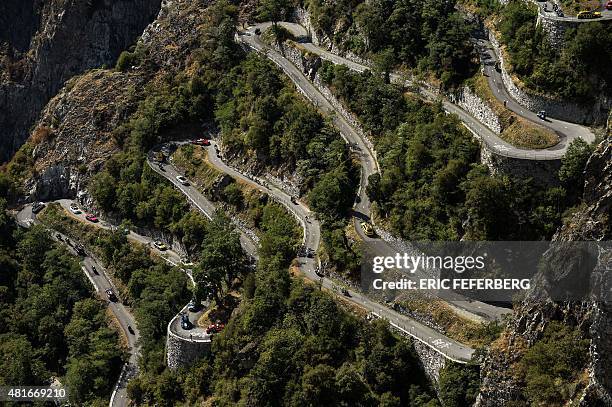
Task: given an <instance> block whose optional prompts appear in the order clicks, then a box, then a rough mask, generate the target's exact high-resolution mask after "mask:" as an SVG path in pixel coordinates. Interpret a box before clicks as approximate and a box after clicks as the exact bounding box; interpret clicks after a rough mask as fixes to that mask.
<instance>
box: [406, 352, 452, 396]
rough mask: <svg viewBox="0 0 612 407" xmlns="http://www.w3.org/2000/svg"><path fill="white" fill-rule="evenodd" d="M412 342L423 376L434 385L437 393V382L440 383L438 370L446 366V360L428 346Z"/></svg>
mask: <svg viewBox="0 0 612 407" xmlns="http://www.w3.org/2000/svg"><path fill="white" fill-rule="evenodd" d="M413 342H414V350H415V351H416V354H417V355H418V357H419V360H420V361H421V365H422V366H423V370H424V371H425V375H426V376H427V378H428V379H429V380H430V381H431V382H432V383H433V384H434V388H435V389H436V392H437V391H438V389H439V386H438V382H439V381H440V370H441V369H442V368H443V367H444V366H445V365H446V359H445V358H444V356H442V355H441V354H439V353H438V352H436V351H435V350H433V349H431V348H430V347H429V346H427V345H425V344H423V343H421V342H419V341H417V340H413Z"/></svg>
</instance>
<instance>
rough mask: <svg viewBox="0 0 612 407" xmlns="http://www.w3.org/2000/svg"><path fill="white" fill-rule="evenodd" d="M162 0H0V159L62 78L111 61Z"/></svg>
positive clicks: (16, 143) (20, 137) (23, 134)
mask: <svg viewBox="0 0 612 407" xmlns="http://www.w3.org/2000/svg"><path fill="white" fill-rule="evenodd" d="M160 4H161V0H119V1H112V0H93V1H70V0H53V1H46V2H43V1H38V0H26V1H24V0H5V1H3V2H2V4H1V5H0V16H1V17H0V19H1V20H0V161H5V160H7V159H8V158H9V157H10V155H11V154H12V153H13V152H15V150H16V149H17V148H19V146H20V145H21V144H23V142H24V141H25V140H26V138H27V137H28V132H29V129H30V127H31V126H32V124H34V122H35V121H36V119H37V117H38V116H39V114H40V112H41V110H42V109H43V107H44V106H45V104H46V103H47V102H48V101H49V99H51V97H53V96H54V95H55V94H56V93H57V92H58V90H59V89H60V88H61V87H62V86H63V85H64V82H65V81H67V80H68V79H70V78H72V77H73V76H75V75H79V74H81V73H83V72H85V71H87V70H89V69H92V68H97V67H101V66H103V65H105V64H106V65H108V64H113V63H114V61H115V60H116V59H117V57H118V55H119V54H120V53H121V51H122V50H124V49H126V48H128V47H129V46H130V45H132V44H133V43H134V42H135V41H136V39H137V38H138V37H139V36H140V34H141V33H142V31H143V29H144V28H145V27H146V26H147V24H149V23H150V22H151V21H152V20H153V18H154V17H155V15H156V14H157V12H158V11H159V8H160Z"/></svg>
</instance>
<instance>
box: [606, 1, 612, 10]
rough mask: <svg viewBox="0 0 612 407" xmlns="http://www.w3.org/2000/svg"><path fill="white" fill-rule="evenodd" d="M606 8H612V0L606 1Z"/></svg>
mask: <svg viewBox="0 0 612 407" xmlns="http://www.w3.org/2000/svg"><path fill="white" fill-rule="evenodd" d="M606 10H612V0H609V1H608V2H607V3H606Z"/></svg>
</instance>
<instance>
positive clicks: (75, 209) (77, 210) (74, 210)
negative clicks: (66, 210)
mask: <svg viewBox="0 0 612 407" xmlns="http://www.w3.org/2000/svg"><path fill="white" fill-rule="evenodd" d="M70 212H72V213H74V214H75V215H79V214H80V213H81V209H80V208H79V205H77V204H75V203H74V202H73V203H71V204H70Z"/></svg>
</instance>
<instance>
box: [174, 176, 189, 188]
mask: <svg viewBox="0 0 612 407" xmlns="http://www.w3.org/2000/svg"><path fill="white" fill-rule="evenodd" d="M176 180H177V181H178V182H180V183H181V185H184V186H189V181H188V180H187V178H185V177H183V176H182V175H177V176H176Z"/></svg>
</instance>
